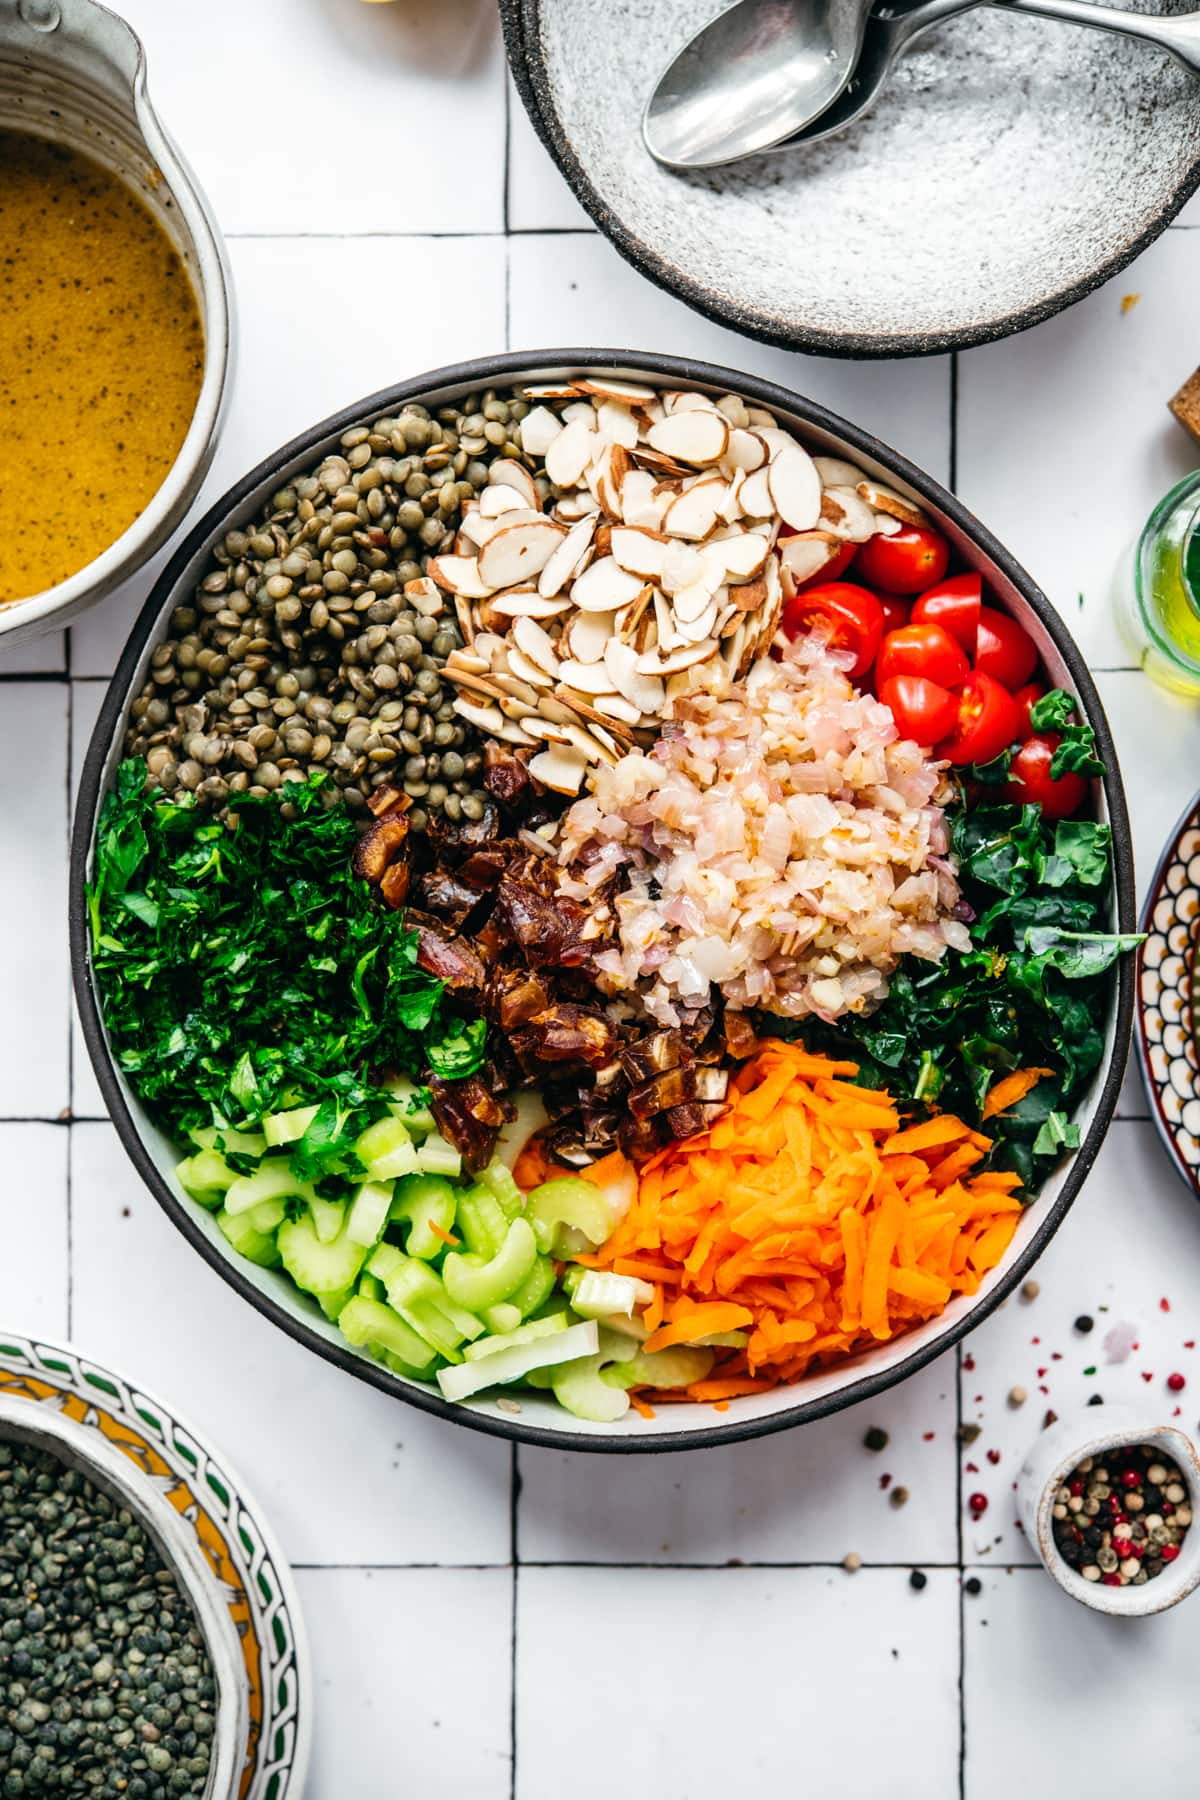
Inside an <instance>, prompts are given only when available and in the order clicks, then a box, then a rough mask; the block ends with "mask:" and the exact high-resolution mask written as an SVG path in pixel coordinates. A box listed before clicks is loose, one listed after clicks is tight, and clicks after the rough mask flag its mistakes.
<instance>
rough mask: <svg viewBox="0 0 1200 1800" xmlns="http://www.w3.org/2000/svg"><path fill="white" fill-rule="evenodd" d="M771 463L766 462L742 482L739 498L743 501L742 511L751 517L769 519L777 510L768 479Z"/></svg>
mask: <svg viewBox="0 0 1200 1800" xmlns="http://www.w3.org/2000/svg"><path fill="white" fill-rule="evenodd" d="M769 467H770V465H769V464H764V465H763V467H762V468H761V469H755V470H754V471H753V472H752V473H751V474H749V475H747V477H746V479H745V481H743V483H742V487H741V492H740V493H739V494H738V499H739V500H740V501H741V503H742V511H743V512H744V513H745V514H746V517H747V518H750V519H769V518H770V516H771V514H772V513H773V512H774V511H775V502H774V500H773V499H772V498H771V484H770V481H769V480H768V470H769Z"/></svg>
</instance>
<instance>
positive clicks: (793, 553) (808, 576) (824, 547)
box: [779, 531, 839, 592]
mask: <svg viewBox="0 0 1200 1800" xmlns="http://www.w3.org/2000/svg"><path fill="white" fill-rule="evenodd" d="M838 543H839V540H838V539H837V538H835V537H834V536H833V534H832V532H828V531H808V532H803V533H801V534H799V535H798V536H796V537H788V538H781V539H780V541H779V561H780V565H781V568H782V571H783V575H784V579H785V580H786V581H788V582H790V583H791V585H792V590H793V592H794V591H795V588H796V587H797V586H798V585H799V583H800V582H802V581H811V580H812V578H813V576H814V575H819V574H820V573H821V570H822V569H823V568H824V567H825V565H826V564H827V563H829V562H832V560H833V558H834V556H835V555H836V554H837V550H838Z"/></svg>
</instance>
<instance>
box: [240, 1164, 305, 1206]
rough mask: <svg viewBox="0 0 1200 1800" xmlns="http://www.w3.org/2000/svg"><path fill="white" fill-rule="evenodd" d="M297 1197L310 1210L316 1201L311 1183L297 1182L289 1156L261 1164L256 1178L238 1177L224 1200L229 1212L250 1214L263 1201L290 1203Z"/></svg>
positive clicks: (254, 1176)
mask: <svg viewBox="0 0 1200 1800" xmlns="http://www.w3.org/2000/svg"><path fill="white" fill-rule="evenodd" d="M293 1194H295V1195H296V1196H297V1197H298V1198H299V1199H301V1200H305V1201H307V1202H308V1204H309V1205H310V1206H311V1205H312V1203H313V1201H314V1200H315V1199H316V1197H317V1192H316V1189H315V1188H314V1187H313V1185H312V1183H311V1182H309V1181H298V1180H297V1179H296V1177H295V1176H294V1175H293V1174H292V1171H291V1168H290V1167H289V1164H288V1159H287V1157H286V1156H272V1157H270V1158H268V1160H267V1161H266V1162H263V1163H260V1164H259V1165H258V1168H257V1169H255V1171H254V1173H253V1175H239V1176H238V1178H237V1180H236V1181H235V1182H233V1183H231V1185H230V1188H229V1192H228V1193H227V1194H226V1196H225V1208H226V1211H227V1212H231V1213H240V1212H249V1211H250V1208H251V1207H252V1206H257V1205H258V1203H259V1201H260V1200H287V1199H288V1198H289V1197H290V1196H291V1195H293Z"/></svg>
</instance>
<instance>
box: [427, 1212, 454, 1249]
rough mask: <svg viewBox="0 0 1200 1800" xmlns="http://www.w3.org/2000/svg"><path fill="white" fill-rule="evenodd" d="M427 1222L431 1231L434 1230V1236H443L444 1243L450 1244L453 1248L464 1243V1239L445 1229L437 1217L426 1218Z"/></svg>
mask: <svg viewBox="0 0 1200 1800" xmlns="http://www.w3.org/2000/svg"><path fill="white" fill-rule="evenodd" d="M425 1223H426V1224H427V1225H428V1227H429V1229H430V1231H432V1233H433V1235H434V1237H435V1238H441V1240H442V1242H443V1244H449V1246H450V1248H451V1249H452V1250H457V1249H458V1247H459V1245H460V1244H461V1243H462V1239H461V1238H456V1237H455V1235H454V1233H453V1232H452V1231H443V1230H442V1228H441V1226H440V1225H439V1224H438V1222H437V1220H436V1219H426V1221H425Z"/></svg>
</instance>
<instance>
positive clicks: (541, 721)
mask: <svg viewBox="0 0 1200 1800" xmlns="http://www.w3.org/2000/svg"><path fill="white" fill-rule="evenodd" d="M543 698H545V696H543ZM524 728H525V730H526V731H527V732H528V733H529V735H530V736H531V737H535V738H541V740H542V742H543V743H545V744H569V743H570V741H571V738H570V733H571V731H573V730H575V731H577V730H578V729H579V727H578V726H577V725H576V724H575V722H574V720H573V719H572V720H568V722H567V723H566V724H565V725H564V724H560V723H559V721H558V720H557V719H545V718H543V717H542V716H541V714H540V713H531V714H530V715H529V717H528V718H527V719H526V720H525V721H524Z"/></svg>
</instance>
